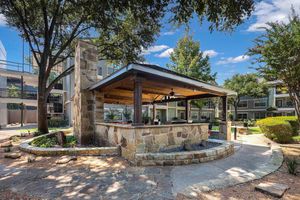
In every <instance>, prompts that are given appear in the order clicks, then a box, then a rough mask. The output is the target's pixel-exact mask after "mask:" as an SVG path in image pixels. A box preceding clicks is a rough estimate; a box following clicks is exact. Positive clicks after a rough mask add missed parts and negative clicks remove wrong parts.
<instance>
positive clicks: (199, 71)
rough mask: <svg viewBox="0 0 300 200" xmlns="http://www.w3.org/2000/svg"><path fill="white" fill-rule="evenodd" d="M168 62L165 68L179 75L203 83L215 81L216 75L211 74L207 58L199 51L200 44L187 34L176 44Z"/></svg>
mask: <svg viewBox="0 0 300 200" xmlns="http://www.w3.org/2000/svg"><path fill="white" fill-rule="evenodd" d="M170 60H171V63H170V64H167V66H168V67H169V68H171V69H172V70H174V71H176V72H178V73H180V74H184V75H186V76H189V77H192V78H195V79H198V80H201V81H205V82H214V81H215V79H216V73H212V72H211V67H210V63H209V57H208V56H207V55H206V56H204V54H203V52H202V51H201V50H200V42H198V41H194V40H193V37H192V36H191V35H188V33H187V34H186V35H185V36H184V37H183V38H181V39H180V40H179V41H178V42H177V45H176V47H175V48H174V51H173V52H172V53H171V54H170Z"/></svg>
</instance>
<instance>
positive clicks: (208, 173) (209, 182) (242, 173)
mask: <svg viewBox="0 0 300 200" xmlns="http://www.w3.org/2000/svg"><path fill="white" fill-rule="evenodd" d="M240 142H241V143H242V144H241V147H239V148H238V149H237V150H236V152H235V154H234V155H232V156H230V157H228V158H225V159H222V160H216V161H212V162H208V163H204V164H202V165H190V166H184V167H182V166H178V167H175V168H174V169H173V170H172V172H171V177H172V183H173V190H172V191H173V194H174V195H177V196H178V199H181V198H183V197H185V198H187V197H188V198H195V199H196V198H197V193H198V194H200V193H201V192H203V191H211V190H214V189H219V188H225V187H229V186H233V185H237V184H241V183H244V182H248V181H251V180H255V179H259V178H262V177H263V176H266V175H268V174H269V173H271V172H273V171H275V170H277V169H278V168H279V167H280V166H281V164H282V162H283V156H282V153H281V150H280V149H278V145H276V143H273V142H271V141H270V140H268V139H267V138H265V137H264V136H263V135H248V136H243V137H242V138H241V141H240ZM236 145H239V144H238V143H237V144H236ZM270 146H271V147H270Z"/></svg>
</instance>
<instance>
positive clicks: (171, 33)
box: [161, 31, 175, 35]
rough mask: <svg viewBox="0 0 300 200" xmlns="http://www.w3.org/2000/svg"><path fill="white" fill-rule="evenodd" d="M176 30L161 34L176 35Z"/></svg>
mask: <svg viewBox="0 0 300 200" xmlns="http://www.w3.org/2000/svg"><path fill="white" fill-rule="evenodd" d="M174 33H175V31H167V32H163V33H162V34H161V35H174Z"/></svg>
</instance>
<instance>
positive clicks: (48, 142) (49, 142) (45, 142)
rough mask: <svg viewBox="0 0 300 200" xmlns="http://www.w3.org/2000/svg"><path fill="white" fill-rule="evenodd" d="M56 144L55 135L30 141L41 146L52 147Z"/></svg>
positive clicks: (35, 145)
mask: <svg viewBox="0 0 300 200" xmlns="http://www.w3.org/2000/svg"><path fill="white" fill-rule="evenodd" d="M57 144H58V142H57V139H56V137H46V136H43V137H39V138H36V139H34V140H33V141H32V142H31V145H32V146H34V147H43V148H48V147H54V146H55V145H57Z"/></svg>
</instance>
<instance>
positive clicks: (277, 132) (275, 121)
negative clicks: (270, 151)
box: [257, 117, 293, 143]
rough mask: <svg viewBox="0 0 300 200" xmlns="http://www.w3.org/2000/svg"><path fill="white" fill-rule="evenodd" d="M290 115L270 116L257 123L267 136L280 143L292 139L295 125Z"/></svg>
mask: <svg viewBox="0 0 300 200" xmlns="http://www.w3.org/2000/svg"><path fill="white" fill-rule="evenodd" d="M289 120H290V117H268V118H265V119H262V120H259V121H258V122H257V125H258V126H259V128H260V129H261V131H262V132H263V133H264V134H265V136H266V137H267V138H270V139H271V140H274V141H276V142H279V143H288V142H290V141H291V138H292V133H293V127H292V125H291V123H290V122H289Z"/></svg>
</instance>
